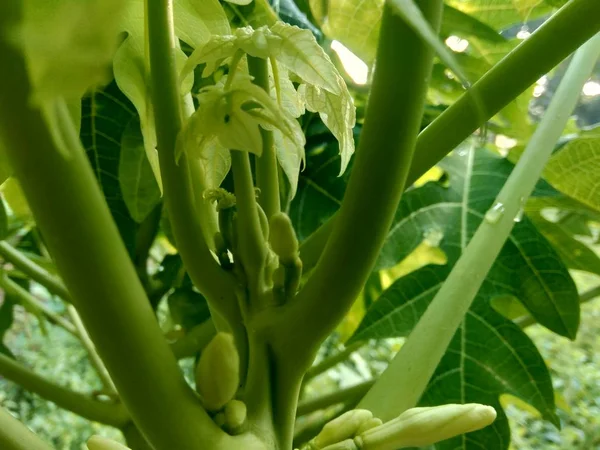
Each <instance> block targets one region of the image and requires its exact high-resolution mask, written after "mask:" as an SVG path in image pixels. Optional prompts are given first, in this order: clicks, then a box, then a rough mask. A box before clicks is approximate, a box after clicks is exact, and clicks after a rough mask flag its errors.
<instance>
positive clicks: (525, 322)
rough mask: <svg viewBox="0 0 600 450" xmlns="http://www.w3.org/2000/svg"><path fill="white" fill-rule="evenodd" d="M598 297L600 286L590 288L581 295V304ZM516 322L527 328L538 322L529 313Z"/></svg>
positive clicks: (599, 295)
mask: <svg viewBox="0 0 600 450" xmlns="http://www.w3.org/2000/svg"><path fill="white" fill-rule="evenodd" d="M596 297H600V286H597V287H595V288H592V289H590V290H589V291H586V292H584V293H583V294H581V295H580V296H579V304H580V305H581V304H583V303H587V302H589V301H591V300H594V299H595V298H596ZM515 323H516V324H517V325H519V326H520V327H521V328H527V327H529V326H531V325H534V324H536V323H537V320H535V318H534V317H533V316H530V315H527V316H523V317H519V318H517V319H515Z"/></svg>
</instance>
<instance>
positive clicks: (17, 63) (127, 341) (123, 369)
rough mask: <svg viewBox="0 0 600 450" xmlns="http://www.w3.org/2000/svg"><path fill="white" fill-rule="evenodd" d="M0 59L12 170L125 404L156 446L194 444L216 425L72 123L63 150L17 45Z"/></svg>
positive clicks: (1, 12) (1, 121)
mask: <svg viewBox="0 0 600 450" xmlns="http://www.w3.org/2000/svg"><path fill="white" fill-rule="evenodd" d="M161 6H166V5H165V4H164V3H163V2H152V4H151V5H150V7H151V8H154V9H157V8H158V9H159V10H160V11H162V10H161ZM20 7H21V4H20V2H16V1H10V2H1V3H0V28H1V29H10V28H11V27H13V26H15V24H16V23H18V21H19V17H20ZM0 60H1V61H2V66H3V70H2V71H0V127H1V134H2V137H3V142H4V143H5V149H6V153H7V155H8V157H9V161H10V163H11V167H12V168H13V170H14V173H15V175H16V176H17V178H18V180H19V181H20V183H21V186H22V188H23V191H24V193H25V197H26V199H27V202H28V204H29V206H30V208H31V210H32V212H33V215H34V218H35V221H36V223H37V225H38V226H39V228H40V230H41V231H42V233H43V235H44V238H45V240H46V244H47V246H48V249H49V250H50V253H51V255H52V257H53V259H54V261H56V265H57V268H58V270H59V273H60V274H61V275H62V278H63V280H64V282H65V284H66V286H67V287H68V289H69V292H70V293H71V296H72V299H73V302H74V305H75V306H76V307H77V310H78V312H79V314H80V315H81V318H82V320H83V322H84V324H85V326H86V329H87V330H88V332H89V334H90V336H91V338H92V339H93V341H94V344H95V345H96V348H97V349H98V353H99V354H100V356H101V357H102V360H103V361H104V362H105V364H106V367H107V368H108V370H109V372H110V374H111V377H112V378H113V381H114V383H115V385H116V386H117V389H118V391H119V394H120V396H121V399H122V400H123V403H124V404H125V405H126V407H127V409H128V411H129V412H130V414H131V416H132V418H133V420H134V421H135V422H136V424H137V425H138V426H139V427H140V429H141V431H142V432H143V433H144V434H145V435H146V437H147V438H148V439H149V440H150V441H152V444H153V445H154V446H155V448H156V449H157V450H162V449H170V448H172V444H173V442H178V445H179V448H181V449H182V450H183V449H185V450H187V449H190V450H191V449H193V448H195V447H196V446H197V443H198V442H206V440H210V439H211V438H214V436H215V435H216V433H221V431H220V430H219V429H218V428H216V426H215V425H214V423H213V421H212V420H211V419H210V418H209V417H208V415H207V414H206V412H205V411H204V410H203V409H202V407H201V406H200V403H199V402H198V399H197V396H196V394H195V393H194V392H193V391H192V389H191V388H190V387H189V386H188V385H187V384H186V382H185V379H184V378H183V376H182V374H181V371H180V369H179V366H178V365H177V361H176V360H175V357H174V355H173V353H172V352H171V350H170V348H169V346H168V345H167V343H166V342H165V340H164V338H163V335H162V332H161V330H160V328H159V326H158V324H157V322H156V318H155V316H154V313H153V311H152V309H151V307H150V304H149V302H148V299H147V297H146V295H145V292H144V290H143V287H142V285H141V283H140V282H139V279H138V277H137V274H136V271H135V268H134V267H133V264H132V263H131V260H130V258H129V255H128V253H127V251H126V249H125V247H124V245H123V243H122V240H121V237H120V235H119V232H118V229H117V227H116V225H115V223H114V221H113V219H112V217H111V214H110V211H109V209H108V207H107V204H106V200H105V199H104V197H103V195H102V192H101V191H100V188H99V186H98V183H97V181H96V178H95V176H94V174H93V171H92V169H91V167H90V164H89V161H88V159H87V156H86V154H85V151H84V149H83V148H81V145H80V144H79V142H78V138H77V136H76V131H75V129H74V127H73V126H72V124H71V126H70V127H66V128H65V130H64V131H65V132H68V133H70V134H71V135H72V136H70V137H69V138H68V139H65V141H64V142H70V143H71V145H73V146H74V147H73V148H68V149H63V150H59V149H58V148H57V145H56V143H55V142H54V141H53V139H52V134H51V133H50V130H49V129H48V126H47V124H46V123H45V121H44V119H43V117H42V115H41V114H40V111H39V110H38V109H36V107H35V105H33V104H32V103H31V101H30V99H31V90H30V87H29V84H28V79H29V76H28V73H27V72H26V66H25V62H24V60H23V58H22V56H21V54H20V53H19V49H18V48H17V47H16V46H14V45H13V44H12V43H10V42H8V41H7V40H0ZM160 87H161V88H162V86H160ZM157 109H159V108H158V107H157ZM64 119H65V120H64V122H67V123H68V121H67V120H66V118H64ZM65 153H67V154H65ZM149 374H151V376H149ZM191 443H193V444H191Z"/></svg>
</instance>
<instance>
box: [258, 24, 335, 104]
mask: <svg viewBox="0 0 600 450" xmlns="http://www.w3.org/2000/svg"><path fill="white" fill-rule="evenodd" d="M270 29H271V32H272V33H273V34H274V35H275V36H278V37H279V38H281V42H280V46H279V48H278V50H277V52H276V53H275V55H274V56H275V57H276V58H277V62H279V63H280V64H281V65H282V66H284V67H285V68H287V69H288V70H289V71H290V72H293V73H295V74H296V75H297V76H299V77H300V78H301V79H302V80H303V81H304V82H305V83H308V84H312V85H314V86H317V87H320V88H323V89H325V90H327V91H329V92H331V93H333V94H341V93H342V87H341V86H340V83H339V78H340V75H339V73H338V71H337V70H336V68H335V66H334V65H333V63H332V62H331V59H329V56H327V54H326V53H325V51H324V50H323V48H322V47H321V46H320V45H319V44H318V43H317V41H316V39H315V37H314V35H313V34H312V33H311V32H310V31H308V30H303V29H302V28H299V27H296V26H292V25H288V24H286V23H283V22H276V23H275V24H273V25H272V26H271V28H270Z"/></svg>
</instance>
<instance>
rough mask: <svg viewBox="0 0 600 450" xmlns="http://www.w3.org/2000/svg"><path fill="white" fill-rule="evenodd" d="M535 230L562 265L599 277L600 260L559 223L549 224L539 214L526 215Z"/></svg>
mask: <svg viewBox="0 0 600 450" xmlns="http://www.w3.org/2000/svg"><path fill="white" fill-rule="evenodd" d="M528 217H529V218H530V219H531V220H532V221H533V223H534V224H535V226H536V227H537V229H538V230H539V231H540V232H541V233H542V234H543V235H544V237H545V238H546V239H548V241H549V242H550V243H551V244H552V246H553V247H554V249H555V250H556V251H557V252H558V254H559V255H560V257H561V258H562V260H563V261H564V263H565V264H566V265H567V266H568V267H569V268H570V269H575V270H582V271H584V272H590V273H595V274H596V275H600V258H599V257H598V255H596V253H594V252H593V251H592V250H591V249H590V248H589V247H588V246H587V245H585V244H584V243H583V242H580V241H578V240H577V239H575V238H574V237H573V235H572V234H570V233H569V232H568V231H567V230H566V229H565V227H563V226H562V225H561V224H560V223H554V222H550V221H549V220H546V219H544V218H543V217H542V215H541V214H539V213H537V214H536V213H533V212H532V213H528Z"/></svg>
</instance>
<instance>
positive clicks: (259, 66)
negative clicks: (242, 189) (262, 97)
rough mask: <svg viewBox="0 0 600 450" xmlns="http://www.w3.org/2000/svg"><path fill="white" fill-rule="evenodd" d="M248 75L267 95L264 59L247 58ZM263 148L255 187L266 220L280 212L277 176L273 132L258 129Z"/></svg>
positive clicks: (267, 73) (266, 72)
mask: <svg viewBox="0 0 600 450" xmlns="http://www.w3.org/2000/svg"><path fill="white" fill-rule="evenodd" d="M248 68H249V69H250V75H252V76H253V77H254V81H253V83H254V84H256V85H257V86H260V87H261V88H263V89H264V90H265V91H266V92H267V93H268V94H269V95H271V89H270V86H269V65H268V63H267V60H266V59H262V58H256V57H254V56H248ZM260 134H261V136H262V141H263V148H262V155H260V157H259V158H256V186H257V187H258V188H259V189H260V194H259V203H260V206H262V209H263V210H264V211H265V214H266V215H267V218H270V217H271V216H272V215H273V214H275V213H278V212H279V211H280V210H281V205H280V202H279V174H278V172H277V155H276V154H275V145H274V143H273V132H272V131H269V130H265V129H263V128H261V129H260Z"/></svg>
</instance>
